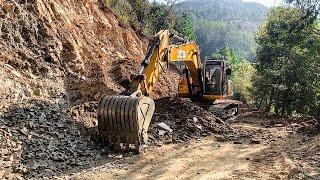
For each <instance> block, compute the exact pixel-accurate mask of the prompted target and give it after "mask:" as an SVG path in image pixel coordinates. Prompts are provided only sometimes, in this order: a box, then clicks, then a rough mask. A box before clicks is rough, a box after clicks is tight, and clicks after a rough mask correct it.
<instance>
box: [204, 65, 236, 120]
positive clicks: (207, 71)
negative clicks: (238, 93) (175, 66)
mask: <svg viewBox="0 0 320 180" xmlns="http://www.w3.org/2000/svg"><path fill="white" fill-rule="evenodd" d="M203 71H204V72H203V75H204V82H203V86H204V87H203V91H204V92H203V98H202V101H203V102H202V103H201V104H200V106H202V107H203V108H205V109H206V110H208V111H209V112H213V113H214V114H215V115H216V116H218V117H221V118H229V117H232V116H237V115H238V111H239V107H238V102H237V101H234V100H232V97H233V87H232V81H231V80H230V78H231V73H232V71H231V68H230V65H229V63H228V62H227V61H224V60H214V59H206V60H205V63H204V66H203Z"/></svg>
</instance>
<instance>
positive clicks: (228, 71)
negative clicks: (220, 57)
mask: <svg viewBox="0 0 320 180" xmlns="http://www.w3.org/2000/svg"><path fill="white" fill-rule="evenodd" d="M231 73H232V70H231V69H230V68H228V69H227V70H226V74H227V76H230V75H231Z"/></svg>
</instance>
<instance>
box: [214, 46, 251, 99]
mask: <svg viewBox="0 0 320 180" xmlns="http://www.w3.org/2000/svg"><path fill="white" fill-rule="evenodd" d="M212 57H213V58H215V59H224V60H227V61H229V63H230V64H231V67H232V76H231V80H232V82H233V87H234V91H235V94H234V96H235V98H236V99H238V100H240V101H242V102H243V103H246V104H249V105H253V104H254V102H255V101H254V97H253V96H252V93H251V91H252V88H253V87H252V86H253V83H252V78H253V75H254V74H255V68H254V66H253V65H252V63H250V62H249V61H247V60H240V59H239V58H238V56H237V54H236V52H235V51H234V50H233V49H231V48H229V47H227V46H225V47H223V48H222V49H220V50H217V51H215V52H214V53H213V54H212Z"/></svg>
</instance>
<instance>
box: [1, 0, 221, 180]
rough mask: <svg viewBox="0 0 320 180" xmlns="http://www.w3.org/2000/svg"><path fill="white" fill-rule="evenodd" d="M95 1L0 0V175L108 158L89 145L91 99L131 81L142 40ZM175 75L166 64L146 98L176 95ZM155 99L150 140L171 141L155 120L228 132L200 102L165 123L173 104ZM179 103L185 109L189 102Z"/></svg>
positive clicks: (33, 173) (51, 172)
mask: <svg viewBox="0 0 320 180" xmlns="http://www.w3.org/2000/svg"><path fill="white" fill-rule="evenodd" d="M99 2H100V1H98V0H82V1H74V0H67V1H65V0H52V1H47V0H31V1H18V0H7V1H0V20H1V21H0V74H1V76H0V84H1V86H0V100H1V105H0V154H1V158H0V178H9V179H10V178H18V179H20V178H23V177H24V178H39V177H53V176H57V175H63V174H65V173H67V172H68V171H69V170H71V169H72V170H73V171H77V170H78V169H84V168H87V167H94V166H96V165H97V164H99V163H100V161H101V160H102V159H104V160H105V159H108V158H112V157H113V155H110V154H108V152H106V150H105V149H102V148H101V147H99V146H97V144H95V142H96V140H97V139H96V125H97V120H96V108H97V107H96V104H97V101H98V100H99V99H100V97H101V96H102V95H104V94H118V93H120V92H122V91H123V90H125V89H127V88H128V87H129V82H130V76H131V74H133V73H135V72H136V70H137V69H138V67H139V64H140V61H141V60H142V59H143V57H144V52H145V51H146V48H147V45H148V39H147V38H145V37H142V36H141V35H139V34H137V33H136V32H135V31H134V30H133V29H131V28H130V26H129V25H125V24H123V23H121V22H120V21H119V20H118V18H117V17H116V16H115V15H114V14H113V13H112V12H111V11H110V10H109V9H108V8H107V7H104V6H102V5H101V4H100V3H99ZM178 81H179V75H178V72H177V70H175V69H174V68H169V70H168V71H167V72H165V73H164V75H163V76H162V77H161V78H160V79H159V81H158V84H157V85H156V86H155V89H154V93H153V94H152V97H153V98H161V97H165V96H174V95H175V94H176V92H177V84H178ZM159 103H160V104H161V105H160V107H159V108H158V110H157V111H158V112H159V114H158V115H157V116H156V117H158V118H157V120H156V121H154V122H153V123H154V124H153V128H152V129H153V130H154V131H152V132H151V134H156V135H155V136H156V137H154V138H153V141H152V142H158V141H160V142H162V141H164V140H165V139H166V138H168V137H169V138H171V140H172V137H171V136H172V134H171V135H169V136H168V133H167V132H165V134H164V136H161V137H160V136H159V133H160V134H162V133H163V130H162V129H160V128H159V127H158V125H157V123H158V122H166V123H167V124H168V125H170V126H171V128H172V129H173V130H174V131H175V132H177V133H176V134H177V135H178V136H177V137H178V138H173V140H174V139H176V140H188V139H190V138H199V137H201V136H203V135H208V134H210V132H212V131H213V130H217V129H218V132H221V133H224V132H226V129H227V127H226V126H225V125H224V124H221V122H220V123H218V122H216V119H215V117H212V118H211V119H212V120H214V122H213V123H210V122H209V121H208V120H209V119H210V118H209V119H201V118H200V115H201V113H203V110H202V109H195V111H194V113H191V114H190V115H189V116H188V117H184V116H183V115H182V114H180V113H179V115H180V116H181V117H180V118H179V120H180V121H181V122H175V123H173V122H170V120H171V119H172V118H174V113H171V114H169V116H168V117H163V116H162V115H161V114H164V113H163V112H164V111H167V110H170V111H176V110H177V109H166V108H164V109H163V110H162V109H161V108H162V107H164V106H165V105H167V104H166V103H165V102H161V100H160V101H159ZM169 103H171V105H176V104H175V103H176V102H175V101H172V100H170V102H169ZM179 103H180V104H179ZM181 103H182V104H181ZM178 104H179V106H177V107H176V108H178V107H179V108H181V109H182V110H183V113H186V112H188V111H189V109H188V108H194V107H193V106H191V105H190V102H188V103H187V104H186V105H183V102H180V101H179V102H178ZM161 112H162V113H161ZM194 117H195V118H194ZM197 117H198V118H197ZM159 118H160V119H159ZM191 119H192V121H191ZM183 120H188V121H183ZM196 121H197V122H196ZM184 122H186V123H191V126H190V127H192V128H193V129H192V130H190V131H192V133H193V135H192V136H191V137H190V136H186V135H185V134H184V133H183V132H179V131H178V130H179V129H186V130H188V127H189V126H187V124H184ZM215 125H217V128H216V129H214V126H215ZM181 131H182V130H181ZM173 135H174V133H173ZM157 136H159V137H157Z"/></svg>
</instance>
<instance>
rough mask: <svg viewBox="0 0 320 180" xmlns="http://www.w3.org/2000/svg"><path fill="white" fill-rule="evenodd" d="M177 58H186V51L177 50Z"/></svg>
mask: <svg viewBox="0 0 320 180" xmlns="http://www.w3.org/2000/svg"><path fill="white" fill-rule="evenodd" d="M178 59H186V51H184V50H179V51H178Z"/></svg>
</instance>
